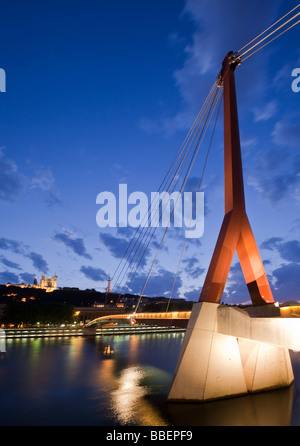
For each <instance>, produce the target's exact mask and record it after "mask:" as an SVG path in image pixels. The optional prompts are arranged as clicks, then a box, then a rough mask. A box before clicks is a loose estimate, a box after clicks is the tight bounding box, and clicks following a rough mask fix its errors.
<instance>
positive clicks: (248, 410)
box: [168, 386, 294, 426]
mask: <svg viewBox="0 0 300 446" xmlns="http://www.w3.org/2000/svg"><path fill="white" fill-rule="evenodd" d="M293 396H294V386H291V387H288V388H286V389H277V390H274V391H269V392H263V393H257V394H252V395H247V396H244V397H239V398H232V399H229V400H220V401H214V402H210V403H209V402H206V403H203V404H196V403H194V404H179V403H172V404H171V403H170V404H168V410H169V413H170V418H171V420H172V422H173V423H174V425H177V426H178V425H181V426H290V424H291V417H292V408H293Z"/></svg>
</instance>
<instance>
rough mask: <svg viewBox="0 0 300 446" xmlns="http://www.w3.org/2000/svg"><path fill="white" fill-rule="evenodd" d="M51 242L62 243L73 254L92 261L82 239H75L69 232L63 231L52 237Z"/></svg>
mask: <svg viewBox="0 0 300 446" xmlns="http://www.w3.org/2000/svg"><path fill="white" fill-rule="evenodd" d="M53 240H55V241H56V242H58V243H62V244H63V245H65V246H66V247H67V248H70V249H71V250H72V251H73V252H74V253H75V254H77V255H78V256H81V257H85V258H86V259H90V260H91V259H92V256H91V255H90V254H89V253H88V252H87V250H86V247H85V243H84V240H83V238H82V237H77V236H76V235H75V234H74V233H72V232H71V231H68V230H66V229H64V230H63V231H62V232H58V233H56V234H55V235H54V237H53Z"/></svg>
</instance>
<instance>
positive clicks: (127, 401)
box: [111, 366, 166, 426]
mask: <svg viewBox="0 0 300 446" xmlns="http://www.w3.org/2000/svg"><path fill="white" fill-rule="evenodd" d="M146 374H147V370H144V369H142V368H141V367H137V366H136V367H130V368H128V369H126V370H124V371H123V372H122V373H121V375H120V377H119V379H118V382H117V386H118V387H117V389H116V390H114V391H113V392H112V393H111V405H112V408H113V412H114V415H115V416H116V417H117V420H118V421H119V423H120V424H121V425H124V424H131V425H132V424H135V425H139V426H165V425H166V423H165V421H164V420H163V419H162V418H161V417H160V415H159V413H158V412H157V409H155V407H153V406H152V405H151V403H149V402H148V401H147V400H146V399H145V396H146V395H147V394H149V393H150V392H151V388H150V387H149V386H146V385H143V384H142V380H143V379H144V378H145V376H146Z"/></svg>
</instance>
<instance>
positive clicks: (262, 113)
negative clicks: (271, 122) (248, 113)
mask: <svg viewBox="0 0 300 446" xmlns="http://www.w3.org/2000/svg"><path fill="white" fill-rule="evenodd" d="M277 109H278V107H277V102H276V101H275V100H273V101H270V102H267V103H266V104H265V105H264V106H261V107H254V109H253V113H254V121H255V122H259V121H267V120H268V119H270V118H273V116H274V115H275V113H276V112H277Z"/></svg>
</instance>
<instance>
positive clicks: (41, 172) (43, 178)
mask: <svg viewBox="0 0 300 446" xmlns="http://www.w3.org/2000/svg"><path fill="white" fill-rule="evenodd" d="M54 181H55V179H54V176H53V174H52V172H51V170H50V169H49V168H44V167H38V168H36V170H35V176H34V177H33V178H32V180H31V183H30V186H29V187H30V189H41V190H43V191H48V190H51V189H52V188H53V184H54Z"/></svg>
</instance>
